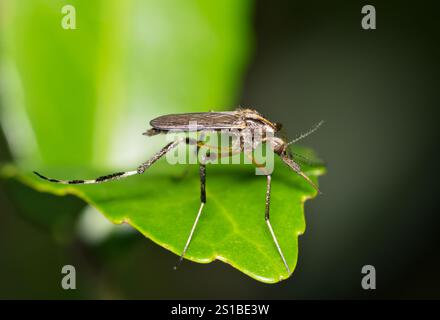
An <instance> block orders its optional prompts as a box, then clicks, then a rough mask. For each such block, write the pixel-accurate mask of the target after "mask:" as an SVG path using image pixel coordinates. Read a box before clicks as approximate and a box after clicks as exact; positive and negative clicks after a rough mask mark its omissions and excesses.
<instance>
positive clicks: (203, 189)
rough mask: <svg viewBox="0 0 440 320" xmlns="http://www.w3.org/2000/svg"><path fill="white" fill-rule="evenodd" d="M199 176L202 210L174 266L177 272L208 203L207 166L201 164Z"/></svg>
mask: <svg viewBox="0 0 440 320" xmlns="http://www.w3.org/2000/svg"><path fill="white" fill-rule="evenodd" d="M199 174H200V208H199V211H198V212H197V216H196V220H195V221H194V223H193V226H192V228H191V231H190V233H189V236H188V239H187V240H186V243H185V247H184V248H183V251H182V254H181V255H180V257H179V260H178V261H177V264H176V266H174V270H176V269H177V267H178V266H179V265H180V264H181V263H182V260H183V257H184V256H185V253H186V251H187V250H188V247H189V244H190V243H191V239H192V237H193V235H194V231H195V230H196V226H197V223H198V222H199V219H200V216H201V215H202V210H203V206H204V205H205V203H206V165H205V164H200V167H199Z"/></svg>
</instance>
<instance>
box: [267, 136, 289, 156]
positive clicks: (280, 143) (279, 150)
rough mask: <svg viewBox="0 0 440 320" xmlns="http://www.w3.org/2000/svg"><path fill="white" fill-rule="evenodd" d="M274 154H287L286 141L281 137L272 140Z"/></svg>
mask: <svg viewBox="0 0 440 320" xmlns="http://www.w3.org/2000/svg"><path fill="white" fill-rule="evenodd" d="M270 141H271V145H272V149H273V152H275V153H276V154H278V155H283V154H286V153H287V143H286V141H285V140H284V139H282V138H280V137H273V138H272V139H270Z"/></svg>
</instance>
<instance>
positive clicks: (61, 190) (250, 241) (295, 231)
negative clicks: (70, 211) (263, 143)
mask: <svg viewBox="0 0 440 320" xmlns="http://www.w3.org/2000/svg"><path fill="white" fill-rule="evenodd" d="M275 166H276V167H275V170H274V173H273V178H272V199H271V223H272V226H273V228H274V231H275V234H276V236H277V238H278V240H279V243H280V246H281V248H282V250H283V253H284V255H285V257H286V260H287V262H288V264H289V267H290V269H291V271H293V270H294V268H295V265H296V261H297V256H298V236H299V235H300V234H302V233H303V232H304V230H305V221H304V212H303V211H304V201H305V200H307V199H309V198H312V197H314V196H315V195H316V191H315V190H314V189H313V188H312V187H311V186H310V185H309V184H308V183H306V182H305V181H304V180H303V179H302V178H301V177H299V176H298V175H297V174H295V173H294V172H292V171H291V170H290V169H289V168H288V167H287V166H285V165H284V164H283V163H282V162H281V161H276V162H275ZM170 167H171V168H170ZM189 167H190V172H189V173H188V174H184V173H183V170H184V166H182V165H176V166H170V165H168V164H167V163H166V162H165V161H162V160H161V161H160V162H159V163H157V164H156V166H153V167H151V168H150V169H149V170H148V171H147V172H146V173H145V174H143V175H140V176H134V177H130V178H127V179H125V180H119V181H114V182H109V183H105V184H100V185H84V186H73V185H68V186H65V185H56V184H51V183H48V182H45V181H42V180H40V179H38V178H37V177H35V176H34V175H31V174H24V175H23V174H20V173H19V171H17V170H16V169H15V168H12V167H9V169H8V170H4V174H6V171H7V172H8V175H9V176H16V177H18V178H19V179H20V180H21V181H22V182H24V183H26V184H28V185H30V186H32V187H34V188H36V189H37V190H39V191H42V192H51V193H53V194H57V195H66V194H73V195H76V196H78V197H80V198H82V199H84V200H85V201H86V202H87V203H89V204H91V205H92V206H94V207H96V208H97V209H98V210H99V211H101V212H102V213H103V214H104V215H105V216H106V217H107V218H108V219H110V220H111V221H112V222H114V223H118V224H119V223H124V222H125V223H129V224H130V225H132V226H133V227H135V228H136V229H137V230H139V231H140V232H141V233H142V234H144V235H145V236H146V237H148V238H150V239H152V240H153V241H154V242H156V243H157V244H159V245H161V246H162V247H164V248H166V249H168V250H170V251H172V252H174V253H176V254H177V255H180V254H181V252H182V250H183V247H184V245H185V242H186V240H187V237H188V235H189V232H190V230H191V227H192V224H193V223H194V219H195V217H196V214H197V210H198V208H199V206H200V198H199V192H200V191H199V188H200V186H199V183H200V182H199V177H198V170H197V166H194V165H193V166H189ZM170 169H171V170H170ZM304 170H305V172H306V173H307V174H308V175H309V176H310V177H311V178H312V179H313V180H314V181H315V182H316V181H317V179H316V177H317V176H318V175H320V174H322V173H323V172H324V168H323V167H314V168H310V167H304ZM44 173H48V174H49V173H50V174H54V175H55V176H56V177H66V178H84V176H83V175H81V174H78V173H75V172H63V173H62V174H61V171H60V170H53V169H52V170H49V171H48V172H44ZM100 173H101V172H99V173H96V174H100ZM88 176H89V177H93V176H94V175H91V173H89V175H88ZM265 192H266V179H265V177H264V176H257V175H255V168H254V167H253V166H251V165H208V167H207V204H206V205H205V207H204V211H203V213H202V216H201V218H200V221H199V224H198V226H197V229H196V231H195V234H194V238H193V240H192V242H191V244H190V247H189V249H188V251H187V254H186V256H185V258H187V259H190V260H193V261H196V262H201V263H208V262H211V261H213V260H215V259H219V260H221V261H224V262H226V263H229V264H231V265H232V266H234V267H235V268H237V269H239V270H241V271H242V272H244V273H246V274H247V275H249V276H251V277H253V278H255V279H257V280H259V281H263V282H268V283H274V282H278V281H280V280H282V279H286V278H287V277H288V276H290V275H288V274H287V271H286V270H285V267H284V265H283V263H282V260H281V258H280V256H279V254H278V252H277V249H276V247H275V244H274V243H273V241H272V238H271V235H270V233H269V230H268V229H267V226H266V223H265V221H264V209H265ZM176 261H177V257H176ZM170 267H171V266H170Z"/></svg>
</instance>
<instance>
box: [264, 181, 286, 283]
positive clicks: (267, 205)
mask: <svg viewBox="0 0 440 320" xmlns="http://www.w3.org/2000/svg"><path fill="white" fill-rule="evenodd" d="M266 177H267V189H266V212H265V216H264V218H265V220H266V224H267V227H268V228H269V231H270V234H271V235H272V239H273V242H274V243H275V246H276V247H277V250H278V253H279V254H280V256H281V259H282V260H283V263H284V266H285V267H286V270H287V273H288V274H290V268H289V265H288V264H287V262H286V259H285V258H284V254H283V251H281V247H280V245H279V244H278V240H277V237H276V236H275V232H273V228H272V225H271V224H270V216H269V211H270V189H271V188H270V187H271V180H272V178H271V176H270V175H267V176H266Z"/></svg>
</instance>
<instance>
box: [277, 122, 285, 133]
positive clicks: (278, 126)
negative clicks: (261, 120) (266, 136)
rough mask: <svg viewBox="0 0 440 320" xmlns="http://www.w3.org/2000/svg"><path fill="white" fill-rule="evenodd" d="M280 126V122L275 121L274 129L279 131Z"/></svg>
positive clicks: (281, 126)
mask: <svg viewBox="0 0 440 320" xmlns="http://www.w3.org/2000/svg"><path fill="white" fill-rule="evenodd" d="M282 128H283V125H282V124H281V123H279V122H276V123H275V129H276V130H277V131H280V130H281V129H282Z"/></svg>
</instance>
